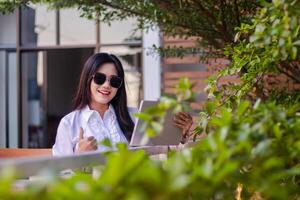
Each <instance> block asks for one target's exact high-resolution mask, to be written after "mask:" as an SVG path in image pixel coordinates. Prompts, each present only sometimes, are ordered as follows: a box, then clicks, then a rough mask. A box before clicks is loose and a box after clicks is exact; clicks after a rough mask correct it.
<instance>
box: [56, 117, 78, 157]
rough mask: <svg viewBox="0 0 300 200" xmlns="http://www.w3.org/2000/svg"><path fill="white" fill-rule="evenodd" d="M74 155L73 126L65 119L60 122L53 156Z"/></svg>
mask: <svg viewBox="0 0 300 200" xmlns="http://www.w3.org/2000/svg"><path fill="white" fill-rule="evenodd" d="M73 153H74V150H73V144H72V137H71V126H70V124H69V122H68V121H67V120H65V119H64V118H63V119H62V120H61V121H60V123H59V125H58V128H57V133H56V139H55V144H54V145H53V147H52V154H53V155H54V156H63V155H72V154H73Z"/></svg>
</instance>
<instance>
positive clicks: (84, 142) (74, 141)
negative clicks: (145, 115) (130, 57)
mask: <svg viewBox="0 0 300 200" xmlns="http://www.w3.org/2000/svg"><path fill="white" fill-rule="evenodd" d="M74 108H75V110H74V111H73V112H71V113H69V114H68V115H66V116H65V117H64V118H62V120H61V121H60V124H59V126H58V129H57V135H56V141H55V144H54V146H53V155H68V154H73V153H74V152H85V151H92V150H97V149H98V150H107V147H104V146H102V145H98V142H99V141H103V140H104V139H105V138H108V139H109V140H110V141H111V143H112V145H113V146H114V145H115V144H116V143H120V142H123V143H126V142H127V141H130V139H131V133H132V131H133V127H134V123H133V121H132V119H131V117H130V115H129V112H128V109H127V96H126V90H125V84H124V70H123V67H122V64H121V62H120V61H119V59H118V58H117V57H116V56H114V55H112V54H107V53H98V54H95V55H93V56H91V57H90V58H89V59H88V60H87V61H86V63H85V65H84V67H83V70H82V73H81V77H80V82H79V86H78V90H77V94H76V96H75V99H74Z"/></svg>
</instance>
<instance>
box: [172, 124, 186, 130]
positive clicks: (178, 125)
mask: <svg viewBox="0 0 300 200" xmlns="http://www.w3.org/2000/svg"><path fill="white" fill-rule="evenodd" d="M173 124H174V125H175V126H177V127H178V128H181V129H183V128H185V127H184V125H183V124H181V123H177V122H173Z"/></svg>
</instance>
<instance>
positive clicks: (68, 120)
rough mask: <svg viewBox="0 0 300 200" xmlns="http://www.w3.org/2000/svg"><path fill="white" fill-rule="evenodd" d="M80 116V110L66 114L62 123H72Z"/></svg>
mask: <svg viewBox="0 0 300 200" xmlns="http://www.w3.org/2000/svg"><path fill="white" fill-rule="evenodd" d="M80 114H81V110H73V111H72V112H70V113H68V114H66V115H65V116H64V117H63V118H62V119H61V122H62V123H69V124H70V123H72V122H73V121H74V120H75V119H76V118H78V116H79V115H80Z"/></svg>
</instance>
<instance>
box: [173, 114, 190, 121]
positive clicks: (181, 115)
mask: <svg viewBox="0 0 300 200" xmlns="http://www.w3.org/2000/svg"><path fill="white" fill-rule="evenodd" d="M175 116H176V117H177V118H180V119H182V120H184V121H190V120H192V119H193V118H192V117H191V116H190V115H189V114H187V113H183V112H180V113H178V114H177V115H175Z"/></svg>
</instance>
